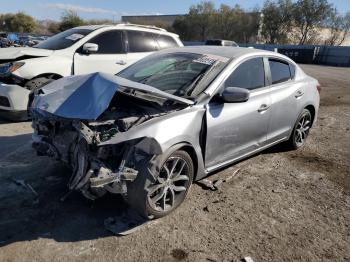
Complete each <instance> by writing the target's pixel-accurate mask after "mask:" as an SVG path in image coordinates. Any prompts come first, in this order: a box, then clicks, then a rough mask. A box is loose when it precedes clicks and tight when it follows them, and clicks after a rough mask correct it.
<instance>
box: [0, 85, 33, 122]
mask: <svg viewBox="0 0 350 262" xmlns="http://www.w3.org/2000/svg"><path fill="white" fill-rule="evenodd" d="M29 94H30V91H29V90H27V89H25V88H23V87H21V86H19V85H9V84H4V83H1V82H0V98H1V100H0V101H1V103H0V116H1V117H4V118H8V119H11V120H15V119H16V120H17V119H19V120H24V119H28V114H27V109H28V101H29ZM23 117H25V118H23Z"/></svg>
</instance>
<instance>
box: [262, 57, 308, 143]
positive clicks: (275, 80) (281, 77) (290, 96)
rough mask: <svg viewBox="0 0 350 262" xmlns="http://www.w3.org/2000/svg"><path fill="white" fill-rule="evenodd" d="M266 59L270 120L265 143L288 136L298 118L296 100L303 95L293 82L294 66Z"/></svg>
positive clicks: (299, 85)
mask: <svg viewBox="0 0 350 262" xmlns="http://www.w3.org/2000/svg"><path fill="white" fill-rule="evenodd" d="M266 59H268V65H269V66H268V67H269V79H270V80H269V81H270V84H271V86H270V90H271V108H270V109H271V119H270V124H269V130H268V134H267V142H268V143H273V142H275V141H279V140H283V139H285V138H286V137H288V135H289V134H290V132H291V130H292V128H293V127H294V123H295V121H296V119H297V117H298V113H299V111H298V100H300V99H301V98H302V96H303V94H304V92H303V86H302V84H301V83H296V82H295V81H294V79H293V78H294V71H295V68H293V67H294V66H293V65H291V64H290V63H288V62H287V61H284V60H282V59H277V58H271V57H270V58H266Z"/></svg>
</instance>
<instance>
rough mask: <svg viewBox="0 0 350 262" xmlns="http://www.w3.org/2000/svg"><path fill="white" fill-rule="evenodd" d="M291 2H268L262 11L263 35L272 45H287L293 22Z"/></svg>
mask: <svg viewBox="0 0 350 262" xmlns="http://www.w3.org/2000/svg"><path fill="white" fill-rule="evenodd" d="M293 8H294V6H293V3H292V1H291V0H279V1H278V2H272V1H270V0H268V1H266V2H265V4H264V7H263V9H262V14H263V25H262V35H263V37H264V38H265V39H266V41H267V42H268V43H270V44H276V43H281V44H282V43H286V42H287V41H288V34H289V33H290V31H291V26H292V21H293Z"/></svg>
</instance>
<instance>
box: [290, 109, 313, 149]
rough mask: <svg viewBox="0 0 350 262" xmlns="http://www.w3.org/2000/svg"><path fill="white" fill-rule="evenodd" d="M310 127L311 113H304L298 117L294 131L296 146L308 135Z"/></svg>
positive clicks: (300, 144) (302, 142)
mask: <svg viewBox="0 0 350 262" xmlns="http://www.w3.org/2000/svg"><path fill="white" fill-rule="evenodd" d="M310 128H311V115H310V114H305V115H304V116H302V117H301V118H300V120H299V122H298V124H297V126H296V128H295V131H294V132H295V134H294V139H295V144H296V145H297V146H298V147H300V146H302V145H303V144H304V142H305V139H306V138H307V136H308V135H309V131H310Z"/></svg>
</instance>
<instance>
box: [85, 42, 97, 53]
mask: <svg viewBox="0 0 350 262" xmlns="http://www.w3.org/2000/svg"><path fill="white" fill-rule="evenodd" d="M97 51H98V44H94V43H86V44H84V45H83V52H84V53H85V54H91V53H96V52H97Z"/></svg>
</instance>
